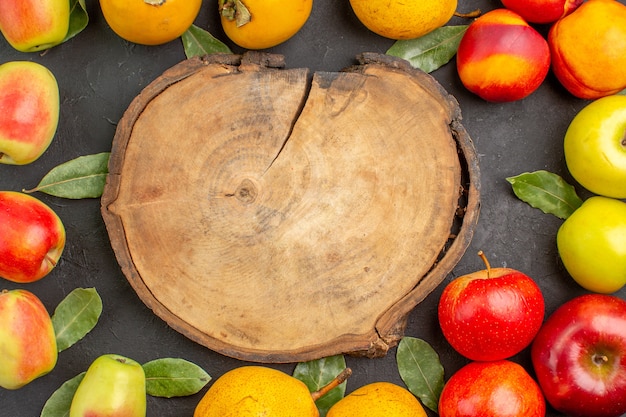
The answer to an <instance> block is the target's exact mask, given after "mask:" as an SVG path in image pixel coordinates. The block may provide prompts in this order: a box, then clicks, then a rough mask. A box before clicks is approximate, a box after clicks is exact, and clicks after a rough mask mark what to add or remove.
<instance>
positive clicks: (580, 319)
mask: <svg viewBox="0 0 626 417" xmlns="http://www.w3.org/2000/svg"><path fill="white" fill-rule="evenodd" d="M531 359H532V364H533V367H534V370H535V373H536V375H537V380H538V381H539V385H540V386H541V389H542V391H543V393H544V395H545V396H546V400H547V401H548V403H549V404H550V405H552V406H553V407H554V408H555V409H556V410H558V411H560V412H562V413H565V414H567V415H569V416H575V417H618V416H621V415H623V414H624V413H626V301H624V300H622V299H620V298H618V297H615V296H611V295H606V294H586V295H582V296H578V297H575V298H573V299H571V300H569V301H567V302H566V303H564V304H562V305H561V306H560V307H558V308H557V309H556V310H555V311H554V313H552V314H551V315H550V316H549V317H548V319H547V320H546V322H545V323H544V325H543V326H542V328H541V330H539V333H538V334H537V337H536V338H535V340H534V341H533V344H532V348H531Z"/></svg>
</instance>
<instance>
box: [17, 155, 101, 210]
mask: <svg viewBox="0 0 626 417" xmlns="http://www.w3.org/2000/svg"><path fill="white" fill-rule="evenodd" d="M109 156H110V153H109V152H102V153H98V154H93V155H85V156H80V157H78V158H76V159H72V160H71V161H68V162H65V163H63V164H61V165H58V166H56V167H54V168H53V169H52V170H51V171H50V172H48V173H47V174H46V175H45V176H44V177H43V178H42V180H41V182H40V183H39V184H38V185H37V187H35V188H32V189H30V190H22V191H24V192H25V193H33V192H35V191H40V192H42V193H46V194H50V195H53V196H56V197H62V198H71V199H81V198H98V197H100V196H101V195H102V192H103V191H104V185H105V183H106V176H107V174H108V172H109V168H108V163H109Z"/></svg>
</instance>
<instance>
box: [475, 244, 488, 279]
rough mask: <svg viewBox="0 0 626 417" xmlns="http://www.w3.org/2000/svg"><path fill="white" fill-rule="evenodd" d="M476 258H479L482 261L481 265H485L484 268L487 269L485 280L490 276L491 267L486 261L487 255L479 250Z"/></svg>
mask: <svg viewBox="0 0 626 417" xmlns="http://www.w3.org/2000/svg"><path fill="white" fill-rule="evenodd" d="M478 256H480V259H482V260H483V263H484V264H485V267H486V268H487V278H489V277H490V275H491V265H489V260H488V259H487V255H485V252H483V251H481V250H479V251H478Z"/></svg>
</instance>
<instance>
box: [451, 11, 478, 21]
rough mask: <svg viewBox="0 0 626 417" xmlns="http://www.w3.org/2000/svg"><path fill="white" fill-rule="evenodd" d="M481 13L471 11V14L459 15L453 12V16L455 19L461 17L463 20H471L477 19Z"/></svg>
mask: <svg viewBox="0 0 626 417" xmlns="http://www.w3.org/2000/svg"><path fill="white" fill-rule="evenodd" d="M482 13H483V12H482V11H481V10H480V9H476V10H472V11H471V12H468V13H459V12H454V15H455V16H456V17H462V18H464V19H473V18H475V17H479V16H480V15H481V14H482Z"/></svg>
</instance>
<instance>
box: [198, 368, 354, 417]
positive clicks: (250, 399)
mask: <svg viewBox="0 0 626 417" xmlns="http://www.w3.org/2000/svg"><path fill="white" fill-rule="evenodd" d="M350 372H351V371H350V369H349V368H346V370H344V372H342V373H341V374H340V375H338V376H337V377H336V378H335V379H334V380H333V381H332V382H331V383H329V384H328V385H326V386H324V387H323V388H321V389H320V390H319V391H316V392H313V393H312V392H310V391H309V389H308V387H307V386H306V385H305V384H304V383H303V382H302V381H300V380H299V379H296V378H294V377H292V376H291V375H288V374H286V373H284V372H281V371H279V370H276V369H273V368H268V367H265V366H255V365H251V366H242V367H239V368H235V369H232V370H230V371H228V372H226V373H225V374H223V375H222V376H220V377H219V378H218V379H217V380H216V381H215V382H214V383H213V385H212V386H211V387H210V388H209V390H208V391H207V392H206V394H205V395H204V397H202V399H201V400H200V402H199V403H198V405H197V406H196V410H195V412H194V417H229V416H233V417H234V416H237V417H261V416H263V417H319V411H318V410H317V406H316V405H315V400H316V399H318V398H319V397H321V396H322V395H324V394H325V393H327V392H328V391H330V390H331V389H332V388H334V387H336V386H337V385H339V384H340V383H341V382H343V381H344V380H345V379H346V378H347V377H348V376H349V375H350Z"/></svg>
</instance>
